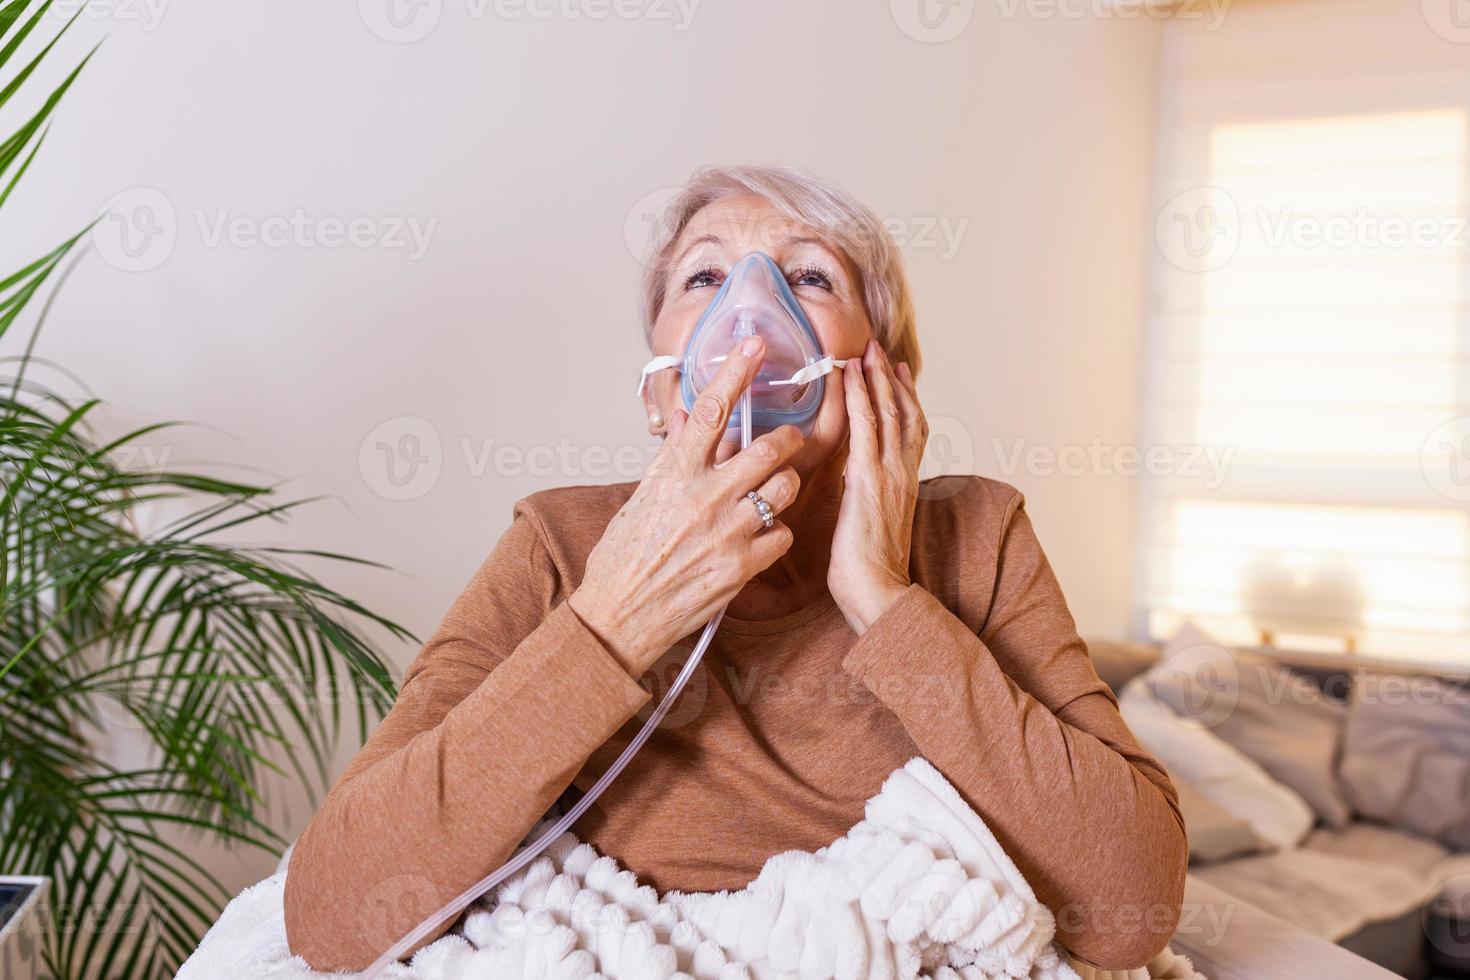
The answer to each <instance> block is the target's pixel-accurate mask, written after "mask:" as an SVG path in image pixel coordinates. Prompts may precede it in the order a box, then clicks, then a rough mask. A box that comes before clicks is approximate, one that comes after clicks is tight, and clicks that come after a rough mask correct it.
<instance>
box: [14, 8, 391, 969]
mask: <svg viewBox="0 0 1470 980" xmlns="http://www.w3.org/2000/svg"><path fill="white" fill-rule="evenodd" d="M49 9H50V0H44V2H37V0H9V2H8V3H4V4H3V5H0V72H4V71H7V70H9V69H12V68H13V66H15V65H17V64H19V65H20V67H19V68H18V69H16V70H15V71H14V74H12V75H10V76H9V78H8V80H6V81H4V82H3V84H0V106H3V105H7V104H9V103H11V102H13V101H15V100H17V99H18V98H20V97H22V96H24V95H25V94H26V93H27V89H28V84H27V83H28V82H29V81H30V80H31V79H32V77H33V75H34V73H35V71H36V69H37V68H38V66H39V65H40V64H41V63H42V60H43V59H45V58H47V57H54V56H55V54H54V52H55V48H56V44H57V40H58V39H59V38H60V37H61V36H62V35H63V34H64V33H65V27H63V28H61V29H60V30H59V31H58V32H57V34H56V36H54V37H52V38H51V39H50V40H48V41H46V42H45V43H44V44H42V45H41V47H40V50H39V52H38V53H37V54H35V55H34V56H32V57H30V58H29V60H24V59H22V58H21V57H20V56H19V52H20V51H21V50H22V49H23V47H24V46H25V44H24V42H26V40H27V39H28V38H35V37H36V36H38V35H37V34H36V32H37V29H38V27H40V25H42V23H43V20H42V18H43V17H44V16H45V15H46V13H47V12H48V10H49ZM73 19H75V18H74V17H73ZM67 23H68V25H69V24H70V23H71V22H70V21H68V22H67ZM38 43H39V42H38ZM94 50H95V49H94ZM89 57H90V54H88V55H86V56H85V57H83V58H82V59H81V61H80V63H79V64H77V66H76V67H75V69H74V70H73V71H71V72H70V73H69V74H68V75H67V77H66V78H65V79H64V80H63V81H62V82H61V83H60V84H59V85H57V86H56V87H55V88H53V89H51V90H50V91H49V92H47V93H46V94H45V95H44V97H43V98H42V99H41V100H40V106H39V108H37V109H35V110H34V111H32V112H31V114H30V115H29V116H27V117H26V118H25V121H24V122H23V123H21V125H20V127H19V128H18V129H17V130H16V132H14V133H13V134H11V135H10V136H9V137H7V138H5V139H3V140H0V204H3V203H4V202H5V201H6V200H8V199H9V197H10V195H11V192H12V191H13V190H14V189H15V187H16V185H17V183H18V182H19V181H20V179H21V178H22V177H23V176H24V175H25V174H26V173H27V172H30V171H31V170H32V169H33V168H34V167H35V166H36V165H38V164H37V161H38V155H37V154H38V151H39V149H40V147H41V145H42V143H43V140H44V138H45V133H46V129H47V127H48V126H49V125H51V123H52V119H53V115H54V112H55V110H56V107H57V105H58V103H59V102H60V100H61V98H62V96H63V95H64V94H65V92H66V91H67V90H68V89H69V88H70V87H71V86H72V84H73V83H74V82H75V80H76V78H77V76H78V73H79V72H80V71H81V68H82V66H83V65H84V64H85V63H86V59H87V58H89ZM22 61H23V62H24V63H22ZM84 234H85V229H84V230H83V231H82V232H79V233H77V234H74V235H72V236H71V237H69V238H65V239H63V240H62V241H61V242H60V244H58V245H57V246H55V247H54V248H53V249H51V251H49V252H47V253H46V254H45V255H43V256H41V257H40V258H38V259H36V260H35V261H34V262H31V263H30V264H28V265H27V266H25V267H24V268H22V269H20V270H18V271H16V272H14V273H12V274H10V275H9V276H6V277H4V278H3V279H0V339H3V338H4V337H5V335H6V332H7V330H9V328H10V327H11V326H12V324H14V323H15V322H17V320H18V319H19V318H20V317H21V315H22V314H24V313H25V312H26V311H27V310H29V309H30V308H31V303H32V301H33V300H34V299H35V298H36V297H37V296H46V297H47V298H48V302H47V304H46V306H45V307H44V308H43V309H42V310H41V311H40V315H39V316H37V317H34V318H32V319H34V321H35V322H34V326H33V327H32V332H31V335H30V337H29V338H28V340H27V342H26V344H25V346H24V349H23V350H22V351H21V352H19V353H18V354H17V355H15V356H12V357H8V358H5V359H3V360H0V731H3V732H4V733H5V737H4V738H3V739H0V873H14V874H43V875H48V876H50V877H51V878H52V880H53V889H54V890H53V895H52V901H53V902H54V907H55V909H56V910H58V913H57V914H54V915H53V931H52V934H51V936H50V939H49V942H48V945H47V947H46V950H45V959H46V967H47V969H48V970H50V971H51V972H52V973H54V974H55V975H56V976H57V977H62V978H83V977H105V978H108V980H112V978H122V980H134V978H147V980H151V978H155V977H167V976H171V975H172V974H173V972H174V971H175V970H176V969H177V968H178V966H179V964H180V963H181V962H182V960H183V959H184V958H185V957H187V956H188V955H189V953H190V952H191V951H192V950H193V948H194V945H195V944H196V943H197V942H198V940H199V938H200V936H201V935H202V934H203V931H204V929H205V928H206V927H207V926H208V924H209V922H210V921H211V920H212V919H213V918H214V916H215V915H217V914H218V912H219V910H220V908H221V907H222V906H223V904H224V902H225V901H226V900H227V898H228V895H227V894H226V892H225V889H224V887H223V886H222V885H221V884H220V882H219V881H218V880H217V879H216V878H215V877H214V876H213V875H212V874H211V873H210V872H209V871H208V869H207V868H205V867H204V866H203V865H202V864H200V863H199V862H198V861H197V860H196V859H195V858H193V857H192V856H191V854H190V852H189V850H188V849H187V848H186V847H184V846H182V845H181V843H180V841H181V840H183V839H184V837H183V836H181V835H188V836H189V838H190V839H195V838H204V839H209V840H213V841H216V842H225V843H228V844H231V845H235V846H243V847H253V848H263V849H267V850H277V849H279V848H280V847H281V846H283V844H284V841H282V840H281V839H280V838H279V836H278V835H276V834H275V833H274V832H273V831H272V830H271V829H270V827H269V825H268V822H267V819H266V815H267V810H268V807H267V802H268V800H267V798H266V794H265V793H264V792H263V786H264V785H265V784H266V780H268V779H269V778H272V777H274V778H294V779H297V780H300V781H302V782H303V783H306V784H307V785H308V786H310V787H312V788H313V789H318V790H319V789H322V788H324V787H325V786H326V780H327V773H328V765H329V763H330V761H331V759H332V757H333V754H334V752H335V747H336V743H337V740H338V737H339V735H340V734H341V731H342V727H343V723H344V720H346V719H349V718H350V719H355V721H356V729H355V733H356V735H357V737H358V738H359V739H363V738H366V736H367V734H368V727H369V725H370V724H371V721H372V719H373V718H375V717H377V716H379V715H381V713H382V712H383V711H385V710H386V708H387V707H388V705H390V704H391V703H392V700H393V696H394V683H393V678H392V676H391V673H390V671H389V669H388V666H387V663H386V662H385V661H384V659H383V657H382V656H381V654H380V653H379V652H378V650H377V648H376V646H375V643H374V640H373V637H374V636H377V637H379V638H384V639H387V640H390V641H397V640H402V639H410V637H408V634H407V633H405V631H404V630H402V629H401V628H400V627H398V626H397V625H395V624H394V623H392V622H391V621H389V620H387V619H385V618H384V617H382V616H379V615H377V614H375V613H373V612H372V611H371V610H369V609H367V608H366V607H364V606H363V605H361V604H360V603H358V602H356V601H355V600H353V599H352V598H350V597H348V596H346V595H343V594H341V593H339V592H337V591H335V590H333V589H331V588H330V587H328V586H327V585H325V584H324V583H323V582H322V581H320V580H319V579H318V578H316V577H314V576H313V575H312V574H311V573H310V572H308V571H307V570H306V568H305V567H303V566H305V565H310V566H313V567H315V566H319V565H321V564H322V563H323V562H338V563H348V562H352V563H356V562H359V561H360V560H359V559H354V558H351V557H349V556H345V555H338V554H333V553H329V552H324V551H318V550H311V549H299V550H296V549H282V548H267V547H247V546H242V545H238V544H233V543H231V542H230V540H229V539H230V537H231V536H234V535H239V534H241V533H242V532H248V531H249V530H250V528H251V527H252V526H253V525H256V524H259V523H260V522H265V521H268V522H282V521H288V520H289V519H290V517H291V515H292V514H293V512H294V511H295V510H297V509H298V508H299V507H301V506H304V505H306V504H308V503H309V501H298V500H289V499H282V498H280V497H279V496H278V491H277V490H276V489H275V488H272V487H266V486H257V485H254V484H250V483H242V482H237V481H231V480H222V479H219V478H217V477H213V476H210V475H207V474H203V473H193V472H179V471H173V470H166V471H148V472H138V471H133V470H130V469H128V468H126V467H124V466H122V465H119V464H118V463H117V462H116V460H117V458H118V456H117V454H118V451H119V450H120V449H122V448H124V447H126V446H129V445H135V444H137V442H138V441H139V440H142V439H145V438H150V437H153V436H155V435H156V434H157V433H158V431H159V430H160V429H161V428H163V427H164V426H163V425H158V426H147V427H144V428H141V429H139V430H137V431H135V432H133V433H130V434H129V435H127V436H124V437H122V438H120V439H114V440H110V441H106V442H99V441H98V440H97V439H96V438H95V437H94V436H93V435H92V434H91V432H90V430H89V428H88V419H89V416H90V415H91V413H92V412H93V411H94V410H95V408H96V406H97V404H98V401H97V400H96V399H95V398H90V397H89V398H84V399H81V400H73V399H72V398H71V397H69V396H67V395H66V394H64V393H62V392H59V391H55V390H52V389H51V388H49V387H46V386H44V385H41V384H39V383H38V382H36V381H35V380H34V379H33V378H31V377H28V376H27V368H28V367H30V366H31V365H32V364H33V363H34V362H35V358H34V357H33V349H34V342H35V336H36V334H37V332H39V330H40V329H41V327H42V325H43V324H44V322H45V314H46V312H47V310H48V309H49V298H50V297H51V296H53V295H54V290H55V288H57V286H58V285H59V282H57V281H54V280H53V275H54V274H55V273H56V270H57V269H58V268H61V267H62V265H63V263H64V262H66V261H67V259H68V256H72V255H73V254H74V253H76V250H77V246H78V244H79V242H80V241H81V238H82V236H83V235H84ZM78 254H79V253H78ZM58 278H59V279H60V281H62V282H64V278H65V274H64V273H63V274H62V276H60V277H58ZM160 502H167V503H168V506H169V508H170V513H171V514H173V515H175V516H173V517H172V518H171V519H170V520H168V521H167V522H166V523H164V524H163V525H162V526H161V527H158V528H156V529H153V530H149V531H144V530H141V529H140V528H139V526H138V520H137V519H136V518H137V514H138V511H139V508H140V507H141V506H142V505H145V504H156V503H160ZM344 692H345V696H344ZM117 726H122V727H124V728H125V729H128V730H131V731H132V732H134V733H136V735H137V736H138V737H139V738H142V739H143V740H145V741H146V744H147V748H148V752H147V757H148V761H147V763H146V764H145V765H141V766H133V767H130V768H119V767H118V766H117V765H116V764H115V763H114V762H113V761H111V759H110V757H109V752H108V746H107V744H106V732H107V731H108V730H109V728H116V727H117ZM79 910H80V911H83V912H85V914H83V915H78V914H76V913H77V912H78V911H79Z"/></svg>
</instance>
